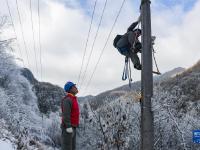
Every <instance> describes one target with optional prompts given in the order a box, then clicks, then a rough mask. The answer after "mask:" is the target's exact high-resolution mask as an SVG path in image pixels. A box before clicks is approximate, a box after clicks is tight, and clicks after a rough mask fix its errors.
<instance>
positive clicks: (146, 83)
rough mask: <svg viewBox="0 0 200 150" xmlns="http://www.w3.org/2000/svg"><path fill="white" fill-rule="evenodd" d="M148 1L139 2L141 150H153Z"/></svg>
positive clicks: (149, 13) (149, 12) (151, 68)
mask: <svg viewBox="0 0 200 150" xmlns="http://www.w3.org/2000/svg"><path fill="white" fill-rule="evenodd" d="M150 3H151V2H150V0H141V15H142V16H141V17H142V18H141V23H142V60H141V61H142V85H141V89H142V100H141V150H153V145H154V129H153V113H152V110H151V98H152V96H153V73H152V71H153V66H152V41H151V10H150Z"/></svg>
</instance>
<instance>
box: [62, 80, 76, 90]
mask: <svg viewBox="0 0 200 150" xmlns="http://www.w3.org/2000/svg"><path fill="white" fill-rule="evenodd" d="M74 85H76V84H74V83H73V82H70V81H69V82H67V83H66V84H65V86H64V90H65V92H69V90H70V89H71V88H72V86H74Z"/></svg>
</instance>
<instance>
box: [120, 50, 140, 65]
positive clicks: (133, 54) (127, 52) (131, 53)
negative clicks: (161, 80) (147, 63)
mask: <svg viewBox="0 0 200 150" xmlns="http://www.w3.org/2000/svg"><path fill="white" fill-rule="evenodd" d="M118 50H119V52H120V53H121V54H122V55H124V56H128V57H129V58H131V61H132V62H133V65H134V67H135V66H138V65H140V59H139V57H138V55H137V53H136V52H134V50H133V49H132V48H129V47H123V48H118Z"/></svg>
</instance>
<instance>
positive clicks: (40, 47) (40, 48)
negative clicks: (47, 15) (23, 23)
mask: <svg viewBox="0 0 200 150" xmlns="http://www.w3.org/2000/svg"><path fill="white" fill-rule="evenodd" d="M38 27H39V28H38V30H39V31H38V32H39V34H38V35H39V50H40V72H41V80H42V75H43V70H42V46H41V31H40V30H41V27H40V0H38Z"/></svg>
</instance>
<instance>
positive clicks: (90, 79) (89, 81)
mask: <svg viewBox="0 0 200 150" xmlns="http://www.w3.org/2000/svg"><path fill="white" fill-rule="evenodd" d="M125 1H126V0H123V2H122V4H121V7H120V9H119V12H118V14H117V16H116V18H115V21H114V23H113V25H112V27H111V30H110V33H109V34H108V37H107V39H106V43H105V45H104V47H103V49H102V51H101V54H100V56H99V58H98V61H97V63H96V65H95V67H94V70H93V72H92V75H91V76H90V78H89V80H88V83H87V85H86V88H85V91H86V90H87V88H88V87H89V85H90V83H91V81H92V78H93V76H94V73H95V71H96V69H97V66H98V64H99V62H100V60H101V57H102V55H103V53H104V51H105V48H106V46H107V44H108V41H109V39H110V36H111V33H112V31H113V29H114V27H115V24H116V22H117V19H118V18H119V15H120V13H121V10H122V8H123V6H124V3H125Z"/></svg>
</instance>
